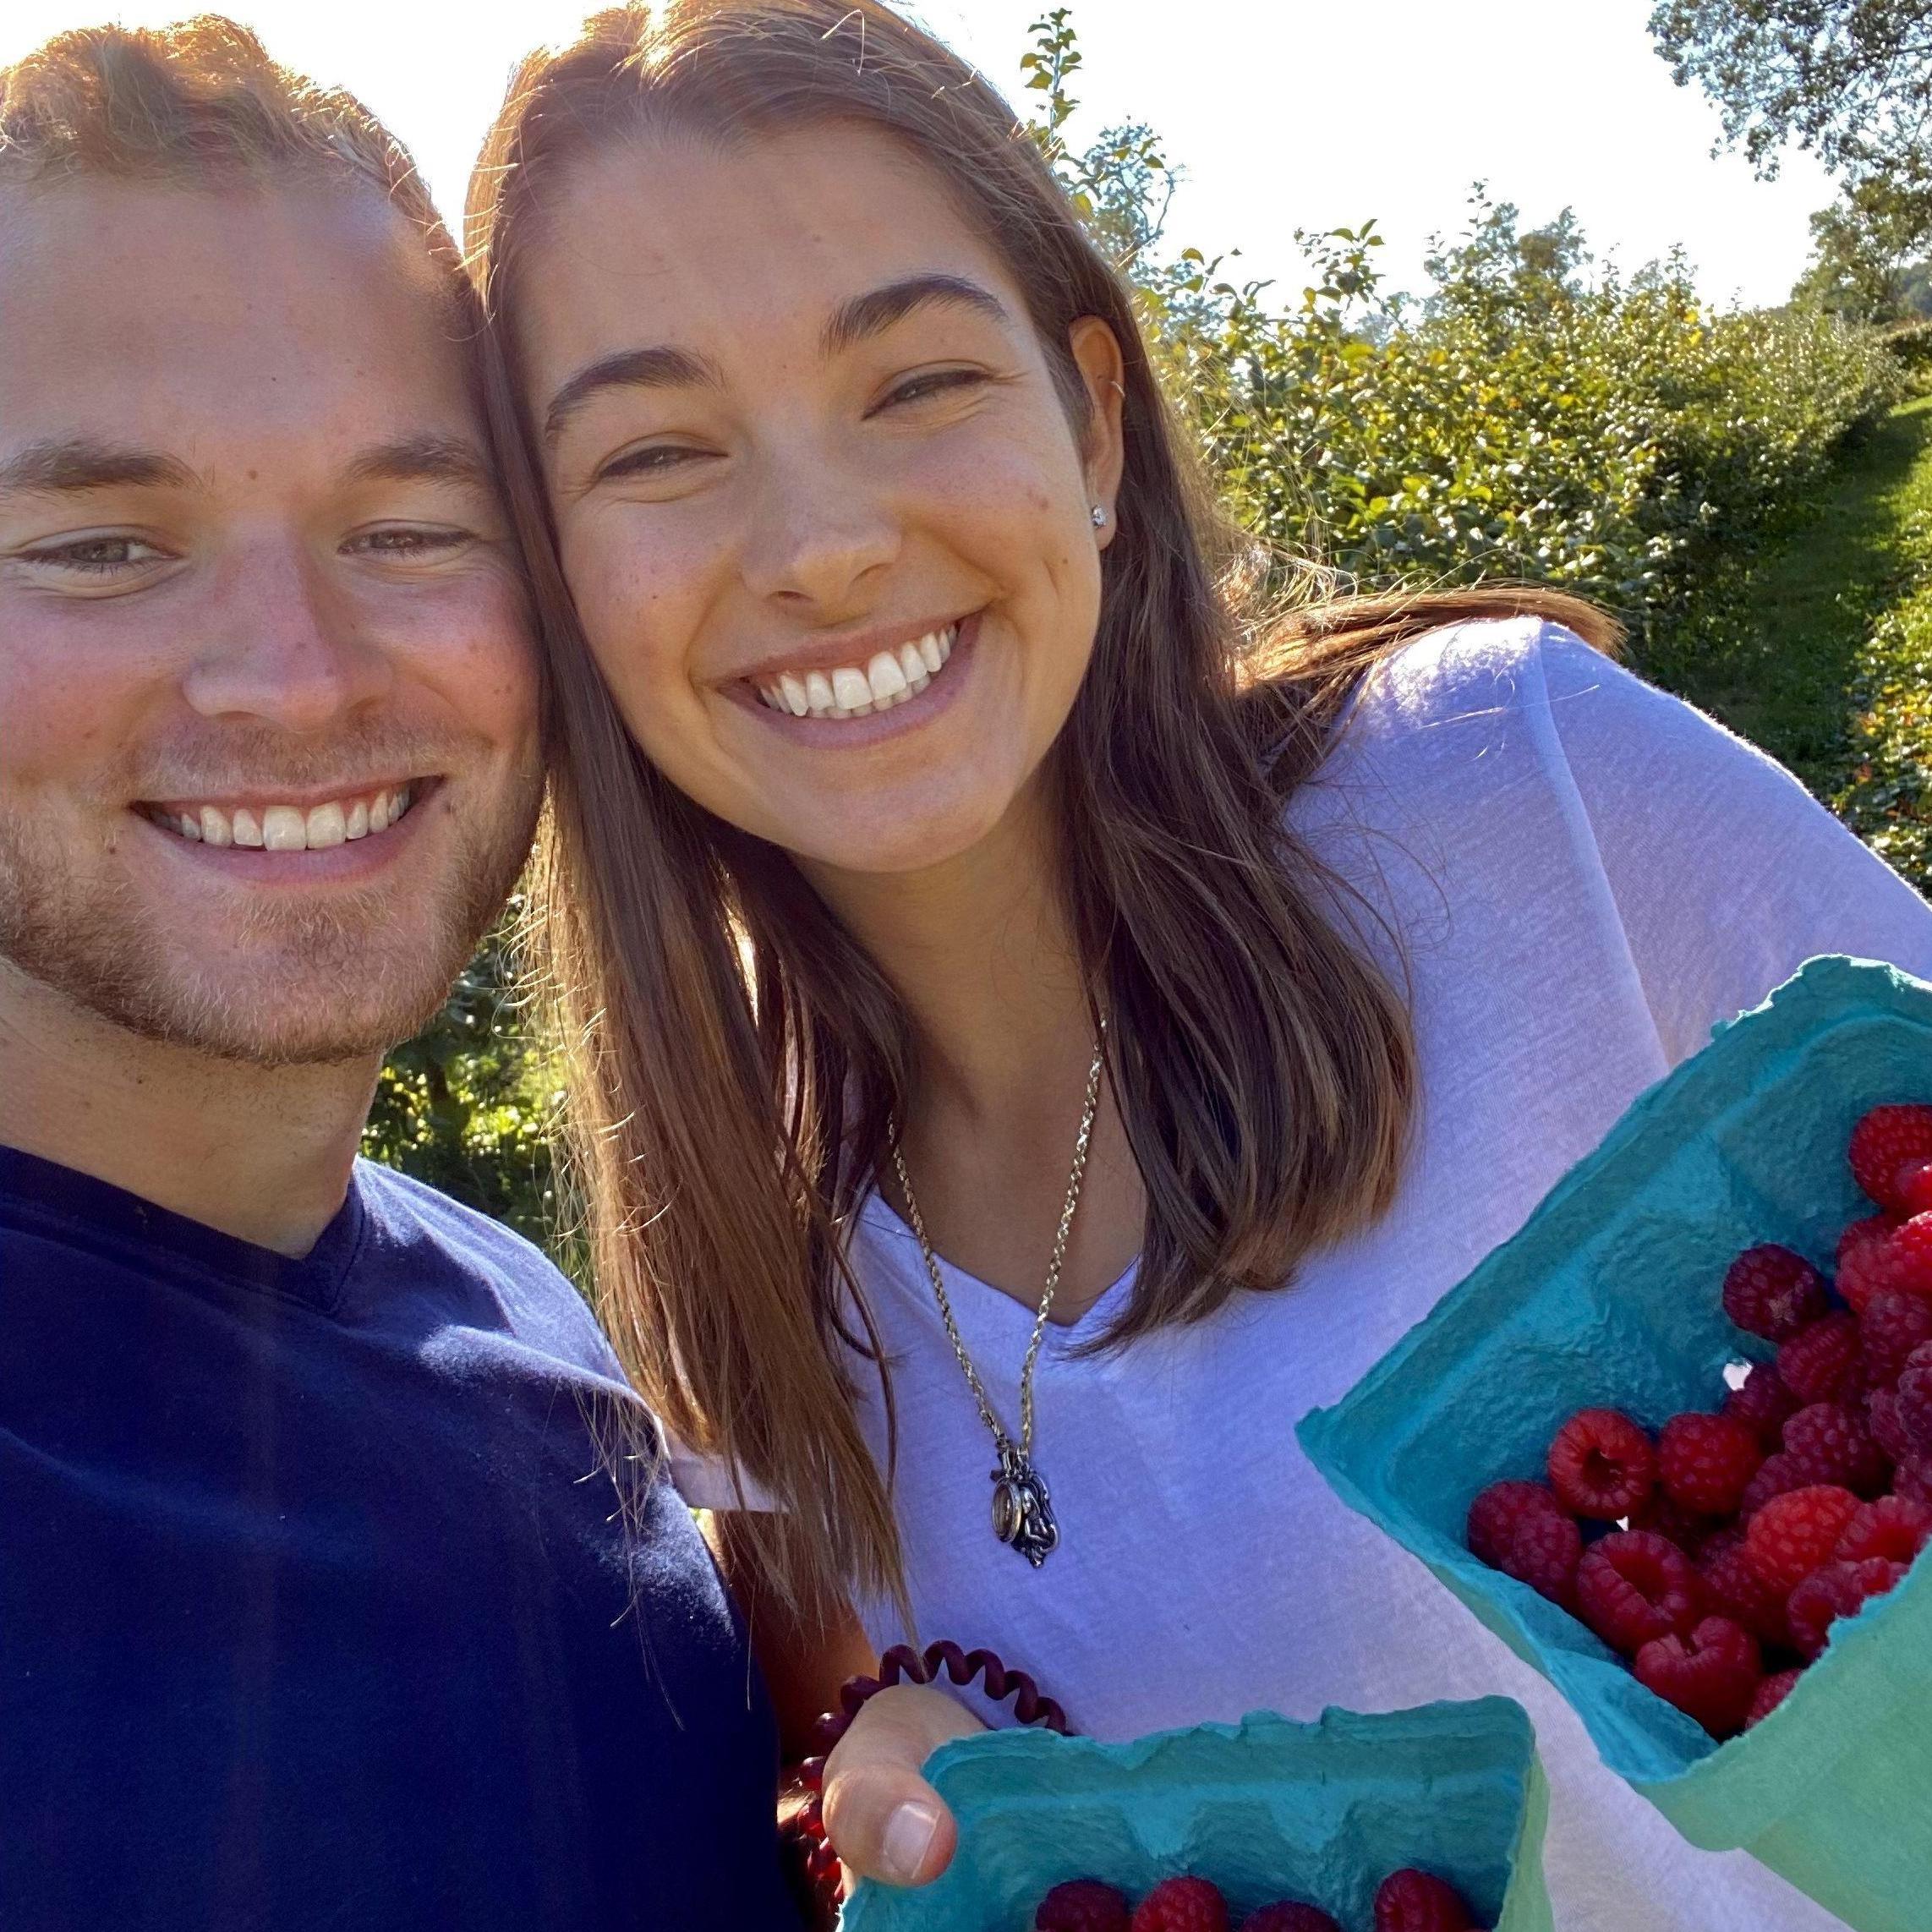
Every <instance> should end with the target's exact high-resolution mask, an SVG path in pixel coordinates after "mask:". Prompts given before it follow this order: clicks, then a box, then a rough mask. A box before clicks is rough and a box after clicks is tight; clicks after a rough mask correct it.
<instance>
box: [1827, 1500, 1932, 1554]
mask: <svg viewBox="0 0 1932 1932" xmlns="http://www.w3.org/2000/svg"><path fill="white" fill-rule="evenodd" d="M1928 1542H1932V1509H1928V1508H1926V1507H1925V1505H1924V1503H1922V1502H1913V1500H1912V1499H1911V1497H1906V1496H1881V1497H1880V1498H1879V1499H1878V1501H1877V1502H1868V1503H1866V1504H1865V1505H1864V1507H1863V1508H1861V1509H1860V1510H1859V1511H1858V1514H1857V1515H1856V1516H1854V1517H1853V1519H1852V1520H1851V1521H1850V1522H1849V1523H1847V1524H1846V1525H1845V1534H1844V1535H1842V1536H1841V1537H1840V1538H1839V1539H1838V1546H1837V1548H1836V1549H1835V1550H1834V1551H1833V1552H1831V1556H1832V1560H1833V1561H1834V1562H1836V1563H1864V1562H1865V1561H1866V1560H1867V1559H1868V1558H1869V1557H1884V1558H1885V1561H1886V1562H1887V1563H1910V1562H1911V1561H1912V1559H1913V1557H1916V1556H1917V1555H1918V1552H1920V1551H1921V1550H1923V1549H1924V1547H1925V1546H1926V1544H1927V1543H1928Z"/></svg>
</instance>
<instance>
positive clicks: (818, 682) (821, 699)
mask: <svg viewBox="0 0 1932 1932" xmlns="http://www.w3.org/2000/svg"><path fill="white" fill-rule="evenodd" d="M805 698H806V702H807V703H808V704H810V705H811V707H812V710H813V715H814V716H818V717H823V716H825V715H828V714H829V713H830V711H831V709H832V707H833V706H834V705H835V704H836V703H838V699H837V698H835V697H833V695H832V681H831V680H830V679H829V678H828V677H827V676H825V674H824V671H822V670H808V671H807V672H806V674H805Z"/></svg>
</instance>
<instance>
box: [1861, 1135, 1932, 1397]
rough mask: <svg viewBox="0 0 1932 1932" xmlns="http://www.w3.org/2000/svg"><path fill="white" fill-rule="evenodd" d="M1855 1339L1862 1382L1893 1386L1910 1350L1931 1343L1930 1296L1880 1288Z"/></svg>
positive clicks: (1866, 1308) (1870, 1303) (1931, 1314)
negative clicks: (1860, 1347) (1861, 1352)
mask: <svg viewBox="0 0 1932 1932" xmlns="http://www.w3.org/2000/svg"><path fill="white" fill-rule="evenodd" d="M1929 1164H1932V1163H1929ZM1858 1338H1859V1341H1860V1342H1861V1344H1863V1346H1864V1355H1865V1381H1866V1382H1867V1383H1868V1384H1869V1386H1870V1387H1873V1388H1891V1387H1894V1386H1895V1385H1896V1383H1897V1381H1898V1378H1899V1376H1901V1375H1902V1374H1903V1373H1904V1371H1905V1365H1906V1363H1907V1360H1910V1358H1911V1355H1912V1351H1913V1349H1916V1348H1917V1347H1918V1345H1919V1344H1921V1343H1922V1342H1932V1296H1928V1295H1924V1294H1913V1292H1912V1291H1911V1289H1905V1288H1886V1289H1880V1290H1879V1292H1878V1293H1877V1294H1875V1295H1874V1296H1873V1297H1872V1298H1871V1300H1869V1301H1868V1302H1867V1303H1866V1304H1865V1305H1864V1312H1863V1313H1862V1314H1861V1315H1860V1316H1858Z"/></svg>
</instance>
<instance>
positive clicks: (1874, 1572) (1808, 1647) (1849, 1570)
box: [1786, 1557, 1905, 1660]
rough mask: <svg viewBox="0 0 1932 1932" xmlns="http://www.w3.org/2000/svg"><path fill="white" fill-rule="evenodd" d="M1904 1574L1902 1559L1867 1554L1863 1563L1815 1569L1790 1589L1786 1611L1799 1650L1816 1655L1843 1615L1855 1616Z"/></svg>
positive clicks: (1793, 1640) (1807, 1657)
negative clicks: (1891, 1561) (1795, 1587)
mask: <svg viewBox="0 0 1932 1932" xmlns="http://www.w3.org/2000/svg"><path fill="white" fill-rule="evenodd" d="M1904 1574H1905V1565H1904V1564H1903V1563H1887V1562H1886V1561H1885V1558H1884V1557H1867V1558H1866V1559H1865V1561H1864V1563H1827V1564H1825V1567H1824V1568H1823V1569H1820V1570H1814V1571H1813V1572H1812V1573H1811V1574H1810V1575H1809V1576H1808V1577H1807V1578H1806V1579H1804V1581H1803V1583H1801V1584H1799V1585H1798V1588H1797V1589H1796V1590H1793V1591H1792V1593H1791V1602H1790V1604H1789V1606H1787V1612H1786V1614H1787V1616H1788V1617H1790V1619H1791V1640H1792V1645H1793V1646H1794V1647H1795V1648H1796V1650H1797V1651H1798V1655H1799V1656H1801V1657H1803V1658H1806V1659H1807V1660H1809V1659H1810V1658H1813V1657H1815V1656H1817V1655H1818V1653H1819V1652H1820V1650H1823V1649H1824V1648H1825V1639H1826V1638H1827V1637H1828V1636H1829V1635H1830V1634H1831V1626H1832V1625H1833V1624H1834V1623H1836V1622H1837V1621H1838V1619H1839V1618H1840V1617H1856V1616H1857V1615H1858V1612H1860V1611H1861V1610H1863V1609H1864V1606H1865V1605H1866V1603H1867V1601H1869V1599H1870V1598H1872V1597H1875V1596H1883V1595H1885V1592H1886V1591H1887V1590H1890V1589H1891V1586H1892V1585H1893V1584H1896V1582H1897V1581H1898V1579H1900V1578H1901V1577H1902V1576H1903V1575H1904Z"/></svg>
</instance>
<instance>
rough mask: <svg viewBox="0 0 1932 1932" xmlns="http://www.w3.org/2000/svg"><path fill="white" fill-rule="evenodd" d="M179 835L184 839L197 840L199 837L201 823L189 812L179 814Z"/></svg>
mask: <svg viewBox="0 0 1932 1932" xmlns="http://www.w3.org/2000/svg"><path fill="white" fill-rule="evenodd" d="M181 835H182V837H183V838H184V839H194V840H200V836H201V821H200V819H199V818H196V817H195V816H194V813H191V812H183V813H182V814H181Z"/></svg>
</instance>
